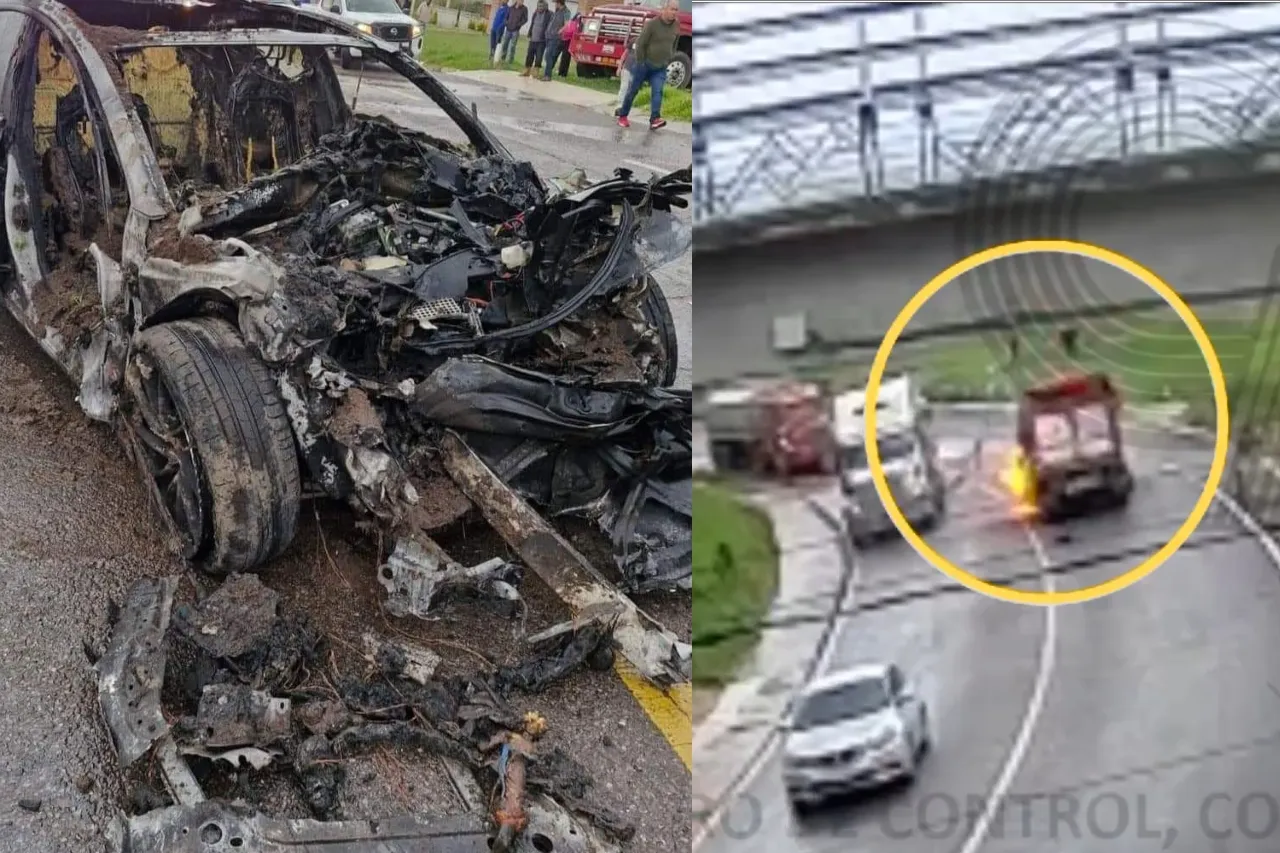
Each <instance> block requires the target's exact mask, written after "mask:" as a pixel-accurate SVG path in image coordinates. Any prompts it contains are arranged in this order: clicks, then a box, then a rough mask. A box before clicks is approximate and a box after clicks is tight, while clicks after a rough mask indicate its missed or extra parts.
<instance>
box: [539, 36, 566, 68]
mask: <svg viewBox="0 0 1280 853" xmlns="http://www.w3.org/2000/svg"><path fill="white" fill-rule="evenodd" d="M568 49H569V46H568V45H567V44H565V43H564V39H551V40H550V41H548V42H547V68H546V73H545V74H544V75H543V76H544V77H550V76H551V72H552V71H555V70H556V60H557V59H559V58H560V51H562V50H568Z"/></svg>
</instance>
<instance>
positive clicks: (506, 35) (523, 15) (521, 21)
mask: <svg viewBox="0 0 1280 853" xmlns="http://www.w3.org/2000/svg"><path fill="white" fill-rule="evenodd" d="M527 23H529V7H528V6H526V5H524V0H515V3H513V4H512V6H511V10H510V11H509V12H507V20H506V23H505V24H503V32H502V61H503V63H504V64H506V65H510V64H511V63H513V62H515V61H516V48H517V47H519V46H520V31H521V30H522V29H524V25H525V24H527Z"/></svg>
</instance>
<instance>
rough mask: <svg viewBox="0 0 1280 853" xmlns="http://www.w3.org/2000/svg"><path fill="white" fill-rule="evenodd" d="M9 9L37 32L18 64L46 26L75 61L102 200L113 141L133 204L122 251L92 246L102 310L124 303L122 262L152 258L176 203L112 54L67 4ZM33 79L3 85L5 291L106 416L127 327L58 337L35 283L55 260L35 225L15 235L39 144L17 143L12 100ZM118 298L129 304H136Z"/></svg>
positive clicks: (3, 7) (23, 3)
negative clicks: (154, 241)
mask: <svg viewBox="0 0 1280 853" xmlns="http://www.w3.org/2000/svg"><path fill="white" fill-rule="evenodd" d="M4 12H12V13H17V14H20V15H22V16H23V17H24V19H25V21H24V23H23V27H24V33H25V32H27V31H29V32H30V33H31V34H34V35H36V36H37V37H36V38H30V37H28V38H26V39H25V40H23V39H20V40H19V48H18V49H19V50H21V51H25V52H27V53H26V57H25V62H24V61H20V59H19V56H20V54H17V53H15V55H14V57H13V59H14V61H13V62H12V63H11V64H10V70H11V72H13V71H21V70H22V69H23V67H24V66H25V69H26V73H28V74H32V75H34V68H31V67H30V66H31V63H34V62H35V61H36V57H37V52H38V50H39V39H38V34H39V32H40V30H43V31H45V32H47V33H48V35H49V37H50V39H52V40H53V42H54V45H55V46H56V47H57V48H58V50H59V51H60V52H61V54H62V55H63V56H64V57H65V58H66V59H67V60H68V61H70V62H71V64H72V68H73V70H74V72H75V75H76V80H77V83H78V86H79V88H80V96H81V97H82V98H83V99H84V103H85V110H86V114H87V115H88V117H89V124H90V126H91V127H92V129H93V135H94V149H95V152H96V159H97V161H98V163H97V170H98V174H99V186H98V191H99V193H100V194H102V196H103V198H102V203H103V204H104V210H105V209H107V208H106V206H109V205H110V203H111V191H110V189H109V180H108V172H107V168H106V161H105V159H104V156H103V153H102V152H103V151H106V150H108V149H107V147H106V146H110V150H111V152H112V153H113V154H114V156H115V160H116V164H117V165H118V168H119V172H120V177H121V179H122V180H123V182H124V185H125V190H126V192H127V195H128V211H127V214H126V217H125V224H124V228H123V233H122V234H121V249H120V257H118V258H112V257H110V256H109V255H107V253H106V252H105V251H103V249H102V248H101V247H100V246H98V245H97V244H96V243H94V244H92V245H91V248H90V253H91V255H92V257H93V259H94V262H95V266H96V274H97V285H98V293H99V297H100V300H101V305H102V309H103V314H104V317H108V316H110V314H111V309H112V308H113V307H117V306H116V305H115V303H116V301H117V300H120V299H124V298H126V297H127V296H128V294H126V293H125V291H124V274H123V270H124V269H125V268H127V267H130V266H132V267H133V268H135V269H136V268H137V267H138V266H139V265H140V264H141V263H142V261H143V259H144V258H145V256H146V244H147V234H148V231H149V230H150V224H151V222H152V221H157V220H160V219H162V218H164V217H165V216H167V215H168V214H170V213H171V212H172V210H173V208H172V203H171V202H170V200H169V194H168V190H167V189H166V187H165V182H164V178H163V175H162V173H161V171H160V165H159V163H158V162H157V161H156V159H155V153H154V152H153V151H152V149H151V147H150V144H149V143H148V141H147V137H146V134H145V131H144V130H143V126H142V122H141V120H140V119H139V118H138V116H137V114H136V113H135V112H134V111H133V110H132V109H130V108H129V106H128V105H127V103H126V101H125V100H124V95H123V93H122V92H121V91H120V90H119V89H118V88H117V86H116V83H115V81H114V79H113V77H112V75H111V72H110V70H109V68H108V65H107V61H106V60H105V59H104V58H103V56H102V55H101V54H100V53H99V52H98V49H97V47H96V46H95V45H94V44H93V42H92V41H91V40H90V39H89V38H88V36H87V35H86V33H85V32H84V30H83V29H81V27H80V26H79V24H78V23H77V19H76V18H75V17H74V16H73V15H72V14H71V13H70V11H69V10H68V9H67V8H66V7H64V6H62V5H61V4H60V3H57V2H52V0H35V2H30V0H0V13H4ZM34 82H35V78H34V76H32V77H30V78H26V79H19V78H16V77H14V76H11V75H6V78H5V81H4V88H3V91H2V92H0V115H3V116H6V117H7V118H8V120H7V121H6V122H5V128H4V135H3V137H2V139H3V145H4V151H3V156H4V163H5V182H4V187H5V190H4V199H3V204H4V220H5V226H6V242H7V243H8V246H9V251H10V253H11V256H12V257H13V260H14V276H15V279H16V283H15V286H14V287H11V288H9V289H8V292H7V293H6V294H5V299H4V302H5V305H6V307H7V308H8V310H9V311H10V313H12V314H13V315H14V316H15V317H16V318H17V319H18V321H19V322H20V323H22V325H23V326H24V328H26V330H27V332H28V333H29V334H30V335H31V336H32V337H33V338H34V339H35V340H36V341H37V342H38V343H39V345H40V347H41V349H43V350H44V351H45V352H46V353H47V354H48V355H49V356H50V357H52V358H53V359H54V360H55V361H56V362H57V363H58V365H59V366H60V367H61V368H62V369H63V370H64V371H65V372H66V373H67V374H68V375H69V376H70V377H71V378H72V379H73V380H75V381H76V382H78V383H80V385H81V389H82V393H83V392H85V391H86V389H87V390H89V391H90V392H91V393H88V394H83V396H82V399H81V405H82V407H83V408H84V410H85V413H86V414H88V415H89V416H90V417H92V418H95V419H96V420H103V421H108V420H110V417H111V413H112V411H113V410H114V394H112V393H110V392H109V391H107V390H106V388H105V387H103V377H105V376H106V375H107V374H108V373H111V372H112V370H111V368H110V366H109V365H108V364H107V361H108V360H110V361H113V362H119V363H118V364H116V365H115V368H116V369H117V370H119V369H122V368H123V358H124V349H125V347H124V341H121V340H118V338H119V337H121V330H120V329H118V328H117V329H108V327H106V326H104V327H103V328H101V329H99V330H97V331H96V332H95V334H94V336H93V340H92V341H90V342H88V343H87V344H85V345H83V346H74V345H68V344H69V342H67V341H64V340H63V339H62V338H61V335H59V334H58V330H57V329H55V328H53V327H51V326H49V325H47V323H46V320H47V318H43V317H40V316H39V315H38V313H37V309H36V306H35V299H34V298H33V297H34V293H35V288H36V287H37V286H38V285H39V284H40V283H41V282H42V281H43V280H45V279H46V278H47V277H48V276H50V275H51V274H52V273H53V271H54V270H53V269H51V268H50V267H49V264H48V262H47V260H46V259H45V258H44V257H43V252H42V251H41V250H40V249H39V244H38V243H37V241H36V237H35V236H34V235H33V236H32V237H30V238H29V239H27V240H26V241H25V244H24V243H23V241H21V240H17V239H15V233H16V231H18V230H22V229H16V228H15V227H14V226H16V225H18V224H19V222H18V221H17V219H20V218H21V216H20V208H21V204H23V203H25V204H26V205H27V206H28V215H30V205H31V197H30V188H31V187H32V186H40V181H39V180H38V175H37V172H36V168H35V163H34V140H31V142H32V146H33V147H32V150H31V151H30V152H29V154H28V156H26V157H23V156H22V155H21V152H18V151H16V146H17V145H20V144H22V140H21V139H20V136H21V134H20V133H19V130H18V122H17V121H15V120H14V119H15V117H16V113H15V109H17V110H19V111H20V110H21V107H22V105H23V104H24V103H26V102H27V101H29V100H30V98H26V97H25V96H24V97H19V87H20V86H21V87H26V88H29V89H30V96H31V98H34ZM24 160H25V165H24V163H23V161H24ZM19 190H21V192H19ZM119 307H120V308H121V309H122V310H121V311H120V313H122V314H123V313H125V310H127V309H128V308H130V307H134V306H128V305H126V306H119ZM113 334H114V335H115V337H116V338H117V340H115V341H112V340H109V339H110V338H111V337H112V335H113ZM113 344H114V345H113ZM90 401H92V402H90Z"/></svg>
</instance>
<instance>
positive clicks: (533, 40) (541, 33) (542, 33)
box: [520, 0, 551, 77]
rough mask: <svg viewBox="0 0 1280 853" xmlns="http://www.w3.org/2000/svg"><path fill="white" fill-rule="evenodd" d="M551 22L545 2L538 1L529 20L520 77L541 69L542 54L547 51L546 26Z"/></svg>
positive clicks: (545, 0)
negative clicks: (527, 37)
mask: <svg viewBox="0 0 1280 853" xmlns="http://www.w3.org/2000/svg"><path fill="white" fill-rule="evenodd" d="M550 21H551V11H550V10H549V9H548V8H547V0H538V8H537V9H535V10H534V12H533V17H532V18H531V19H530V20H529V50H528V51H526V52H525V55H524V70H523V71H521V72H520V76H521V77H528V76H529V75H530V74H536V73H537V70H538V69H539V68H541V67H542V54H543V51H545V50H546V49H547V24H548V23H549V22H550Z"/></svg>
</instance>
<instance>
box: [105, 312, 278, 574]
mask: <svg viewBox="0 0 1280 853" xmlns="http://www.w3.org/2000/svg"><path fill="white" fill-rule="evenodd" d="M126 381H127V383H128V390H129V394H128V400H127V409H126V412H125V417H126V427H127V430H128V432H127V438H128V440H129V444H130V446H131V449H132V450H133V455H134V458H135V460H136V461H137V462H138V464H139V466H140V467H141V468H142V471H143V473H144V476H145V478H146V481H147V484H148V486H149V487H150V492H151V496H152V499H153V503H154V505H155V506H156V508H157V510H158V511H159V514H160V516H161V518H162V520H163V521H164V522H165V524H166V526H167V527H168V528H169V530H170V531H171V532H172V534H173V535H174V536H176V537H177V540H178V542H179V543H180V550H181V552H182V555H183V557H184V558H185V559H187V560H188V561H189V562H191V563H193V564H194V565H196V566H198V567H200V568H202V569H204V570H205V571H207V572H209V573H210V574H215V575H225V574H229V573H231V572H238V571H251V570H253V569H256V568H258V567H260V566H261V565H262V564H263V563H265V562H267V561H268V560H270V559H272V558H274V557H277V556H279V554H280V553H281V552H282V551H284V549H285V548H286V547H288V545H289V543H290V542H292V541H293V536H294V532H295V531H296V529H297V525H298V506H299V503H300V500H301V492H302V488H301V476H300V472H299V468H298V455H297V449H296V447H295V444H294V440H293V430H292V428H291V426H290V423H289V418H288V416H287V414H286V413H285V408H284V403H283V402H282V400H281V398H280V392H279V390H278V389H277V387H276V384H275V381H274V380H273V377H272V376H271V372H270V371H269V370H268V369H267V366H266V365H265V364H264V363H263V362H262V361H261V360H259V359H258V358H257V357H256V356H255V355H253V354H252V353H251V352H250V351H249V350H248V348H247V347H245V345H244V343H243V342H242V341H241V340H240V337H239V335H238V334H237V332H236V330H235V329H234V327H232V326H231V325H230V324H229V323H226V322H224V321H222V320H219V319H214V318H208V317H202V318H196V319H192V320H180V321H177V322H173V323H165V324H163V325H160V326H155V327H153V328H150V329H147V330H146V331H144V332H143V333H142V334H141V335H139V337H138V344H137V350H136V353H135V355H134V357H133V359H132V360H131V361H130V364H129V368H128V374H127V378H126Z"/></svg>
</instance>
